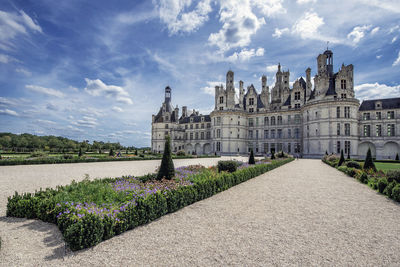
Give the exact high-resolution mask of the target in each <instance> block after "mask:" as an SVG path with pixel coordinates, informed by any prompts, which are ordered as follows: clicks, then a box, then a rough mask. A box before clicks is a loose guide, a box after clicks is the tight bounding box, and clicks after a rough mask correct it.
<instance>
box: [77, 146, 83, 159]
mask: <svg viewBox="0 0 400 267" xmlns="http://www.w3.org/2000/svg"><path fill="white" fill-rule="evenodd" d="M82 154H83V153H82V148H81V147H80V148H79V153H78V157H82Z"/></svg>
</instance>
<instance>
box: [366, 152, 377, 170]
mask: <svg viewBox="0 0 400 267" xmlns="http://www.w3.org/2000/svg"><path fill="white" fill-rule="evenodd" d="M370 169H372V170H374V171H376V167H375V164H374V161H373V160H372V154H371V149H370V148H368V152H367V157H366V158H365V161H364V170H370Z"/></svg>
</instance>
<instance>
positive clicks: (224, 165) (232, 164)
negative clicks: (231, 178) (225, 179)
mask: <svg viewBox="0 0 400 267" xmlns="http://www.w3.org/2000/svg"><path fill="white" fill-rule="evenodd" d="M238 165H239V163H238V162H236V161H234V160H220V161H218V165H217V167H218V172H222V171H227V172H235V171H236V169H237V167H238Z"/></svg>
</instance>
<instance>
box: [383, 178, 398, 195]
mask: <svg viewBox="0 0 400 267" xmlns="http://www.w3.org/2000/svg"><path fill="white" fill-rule="evenodd" d="M396 185H397V183H396V182H395V181H393V182H391V183H389V184H388V185H387V186H386V188H385V190H384V191H383V193H384V194H385V195H387V196H388V197H389V198H393V196H392V193H393V192H392V191H393V188H394V187H395V186H396Z"/></svg>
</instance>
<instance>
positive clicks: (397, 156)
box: [395, 153, 399, 161]
mask: <svg viewBox="0 0 400 267" xmlns="http://www.w3.org/2000/svg"><path fill="white" fill-rule="evenodd" d="M395 160H397V161H398V160H399V153H397V154H396V159H395Z"/></svg>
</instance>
